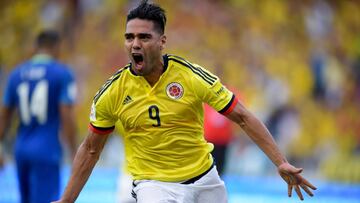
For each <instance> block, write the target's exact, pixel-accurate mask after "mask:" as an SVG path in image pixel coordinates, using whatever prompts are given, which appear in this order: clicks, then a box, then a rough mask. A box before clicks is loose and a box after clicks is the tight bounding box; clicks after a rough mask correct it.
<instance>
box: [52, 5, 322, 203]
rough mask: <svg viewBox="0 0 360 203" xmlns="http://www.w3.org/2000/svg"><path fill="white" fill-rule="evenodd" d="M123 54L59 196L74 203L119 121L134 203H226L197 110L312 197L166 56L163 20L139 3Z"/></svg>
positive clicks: (201, 81)
mask: <svg viewBox="0 0 360 203" xmlns="http://www.w3.org/2000/svg"><path fill="white" fill-rule="evenodd" d="M126 22H127V23H126V31H125V47H126V49H127V52H128V54H129V58H130V60H131V62H130V63H129V64H128V65H126V66H125V67H124V68H122V69H120V70H119V71H118V72H117V73H116V74H114V75H113V76H112V77H111V78H110V79H109V80H108V81H107V82H106V83H105V84H104V85H103V87H102V88H101V89H100V90H99V91H98V93H97V94H96V96H95V97H94V100H93V105H92V109H91V114H90V125H89V129H90V132H89V135H88V136H87V137H86V139H85V140H84V141H83V143H82V144H81V146H80V148H79V150H78V152H77V154H76V156H75V160H74V166H73V170H72V174H71V177H70V180H69V182H68V184H67V187H66V189H65V192H64V194H63V196H62V198H61V200H59V201H58V202H74V201H75V200H76V198H77V197H78V195H79V193H80V192H81V190H82V188H83V186H84V185H85V183H86V181H87V179H88V178H89V176H90V174H91V171H92V170H93V168H94V166H95V164H96V162H97V160H98V159H99V156H100V154H101V151H102V149H103V147H104V145H105V143H106V140H107V138H108V136H109V134H110V133H111V132H112V131H113V130H114V126H115V123H116V122H117V121H120V122H121V123H122V125H123V126H124V129H125V131H126V133H125V136H124V145H125V157H126V161H127V165H128V168H129V172H130V173H131V175H132V178H133V180H134V181H133V196H134V197H135V198H136V199H137V202H138V203H155V202H157V203H160V202H184V203H194V202H198V203H223V202H227V194H226V189H225V185H224V182H223V181H222V180H221V179H220V177H219V175H218V172H217V170H216V167H215V166H214V162H213V158H212V156H211V154H210V152H211V150H212V149H213V146H212V144H209V143H207V142H206V141H205V139H204V136H203V134H204V131H203V113H204V112H203V103H204V102H205V103H207V104H209V105H210V106H211V107H212V108H214V109H215V110H216V111H218V112H219V113H221V114H223V115H225V116H227V117H228V118H229V119H231V120H232V121H234V122H236V123H237V124H238V125H240V126H241V127H242V129H243V130H244V131H245V132H246V133H247V134H248V135H249V136H250V137H251V138H252V140H253V141H254V142H255V143H256V144H257V145H258V146H259V147H260V148H261V149H262V150H263V151H264V152H265V153H266V155H267V156H268V157H269V158H270V159H271V161H272V162H273V163H274V164H275V166H276V167H277V168H278V171H279V173H280V175H281V176H282V177H283V179H284V180H285V181H286V182H287V183H288V191H289V195H291V191H292V188H293V187H294V188H295V190H296V191H297V193H298V195H299V197H300V198H301V199H303V196H302V194H301V192H300V187H301V188H303V189H304V190H305V191H306V192H307V193H308V194H309V195H311V196H312V195H313V194H312V192H311V191H310V189H309V187H310V188H312V189H315V187H314V186H313V185H311V184H310V183H309V182H308V181H307V180H305V179H304V178H303V177H302V176H301V175H300V173H301V172H302V169H299V168H295V167H294V166H292V165H290V164H289V163H288V162H287V160H286V159H285V157H284V156H283V155H282V154H281V153H280V151H279V149H278V147H277V146H276V144H275V142H274V140H273V138H272V136H271V135H270V133H269V132H268V130H267V129H266V127H265V126H264V124H263V123H262V122H260V121H259V120H258V119H257V118H256V117H254V115H253V114H252V113H250V112H249V111H248V110H247V109H246V108H245V107H244V106H243V105H242V104H241V103H239V102H238V100H237V98H236V97H235V96H234V94H233V93H232V92H230V91H229V90H228V89H226V87H225V86H223V85H222V84H221V82H220V80H219V79H218V77H216V76H215V75H213V74H211V73H210V72H208V71H207V70H206V69H204V68H202V67H201V66H199V65H196V64H194V63H190V62H189V61H187V60H185V59H183V58H180V57H178V56H175V55H168V54H165V55H163V54H162V51H163V49H164V48H165V43H166V36H165V35H164V28H165V23H166V17H165V12H164V10H163V9H162V8H160V7H159V6H157V5H155V4H150V3H148V2H147V1H146V0H145V1H141V3H140V4H139V6H138V7H136V8H134V9H133V10H131V11H130V12H129V14H128V15H127V21H126Z"/></svg>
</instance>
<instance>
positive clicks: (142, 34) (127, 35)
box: [124, 33, 152, 38]
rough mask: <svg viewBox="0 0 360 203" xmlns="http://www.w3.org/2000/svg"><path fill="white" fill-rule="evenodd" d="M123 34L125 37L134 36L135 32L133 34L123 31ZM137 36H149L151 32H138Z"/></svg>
mask: <svg viewBox="0 0 360 203" xmlns="http://www.w3.org/2000/svg"><path fill="white" fill-rule="evenodd" d="M124 36H125V37H126V38H128V37H135V34H134V33H125V34H124ZM137 36H138V37H139V38H148V37H151V36H152V34H150V33H139V34H137Z"/></svg>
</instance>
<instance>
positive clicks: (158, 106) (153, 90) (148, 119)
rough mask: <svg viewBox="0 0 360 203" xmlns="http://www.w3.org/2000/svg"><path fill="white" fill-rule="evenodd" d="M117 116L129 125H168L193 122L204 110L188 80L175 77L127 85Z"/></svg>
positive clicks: (120, 99)
mask: <svg viewBox="0 0 360 203" xmlns="http://www.w3.org/2000/svg"><path fill="white" fill-rule="evenodd" d="M119 101H120V102H119V103H118V106H119V108H117V109H118V111H117V112H116V117H117V118H118V119H119V120H120V121H121V122H122V123H123V125H124V127H125V128H131V129H134V128H141V129H144V128H148V127H166V126H169V125H172V124H176V123H181V122H189V121H191V120H192V119H194V118H196V116H197V115H198V113H199V111H202V103H201V101H199V100H198V99H197V97H196V95H195V94H194V92H193V91H192V89H191V86H190V85H189V84H188V83H187V82H186V81H180V80H171V81H165V82H162V83H159V84H157V85H156V86H154V87H149V86H147V84H146V83H142V82H139V83H135V84H132V85H128V86H126V88H124V90H123V94H122V95H121V97H120V98H119Z"/></svg>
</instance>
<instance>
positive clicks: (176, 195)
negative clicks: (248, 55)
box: [133, 166, 227, 203]
mask: <svg viewBox="0 0 360 203" xmlns="http://www.w3.org/2000/svg"><path fill="white" fill-rule="evenodd" d="M133 193H134V196H135V197H136V199H137V203H226V202H227V193H226V189H225V184H224V182H223V181H222V180H221V179H220V177H219V175H218V172H217V170H216V167H215V166H214V167H213V168H212V169H211V170H210V171H209V172H208V173H207V174H205V175H204V176H202V177H201V178H200V179H199V180H197V181H195V182H194V183H190V184H183V183H174V182H161V181H156V180H136V181H134V188H133Z"/></svg>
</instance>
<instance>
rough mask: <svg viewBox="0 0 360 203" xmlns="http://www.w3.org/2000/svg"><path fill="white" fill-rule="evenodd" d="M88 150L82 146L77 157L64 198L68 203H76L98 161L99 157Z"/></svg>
mask: <svg viewBox="0 0 360 203" xmlns="http://www.w3.org/2000/svg"><path fill="white" fill-rule="evenodd" d="M86 148H87V147H86V146H84V144H82V145H80V147H79V150H78V152H77V153H76V155H75V158H74V161H73V167H72V172H71V176H70V180H69V182H68V184H67V186H66V189H65V192H64V194H63V197H62V199H63V200H64V201H66V202H75V200H76V198H77V197H78V196H79V194H80V191H81V190H82V188H83V187H84V185H85V183H86V182H87V180H88V178H89V176H90V174H91V172H92V170H93V168H94V167H95V164H96V162H97V160H98V156H96V155H95V154H92V153H90V152H89V150H88V149H86Z"/></svg>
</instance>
